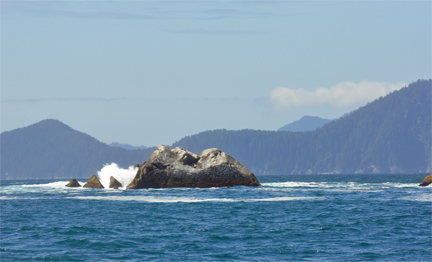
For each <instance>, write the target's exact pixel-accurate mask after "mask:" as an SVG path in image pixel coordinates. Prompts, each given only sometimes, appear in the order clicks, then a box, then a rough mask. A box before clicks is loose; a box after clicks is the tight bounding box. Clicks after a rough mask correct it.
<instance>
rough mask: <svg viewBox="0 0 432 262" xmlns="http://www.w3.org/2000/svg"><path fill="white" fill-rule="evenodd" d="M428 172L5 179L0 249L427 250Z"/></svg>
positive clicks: (132, 252) (294, 257) (164, 252)
mask: <svg viewBox="0 0 432 262" xmlns="http://www.w3.org/2000/svg"><path fill="white" fill-rule="evenodd" d="M425 176H426V174H410V175H408V174H405V175H395V174H391V175H281V176H258V177H257V178H258V180H259V181H260V182H261V183H262V186H259V187H243V186H239V187H231V188H207V189H199V188H175V189H140V190H122V189H120V190H114V189H87V188H66V187H65V184H66V183H67V182H68V181H66V180H64V181H63V180H62V181H58V180H33V181H30V180H26V181H2V182H1V186H0V205H1V206H0V208H1V213H0V218H1V220H0V226H1V228H0V237H1V242H0V261H432V231H431V230H432V229H431V225H432V205H431V204H432V194H431V193H432V192H431V191H432V187H431V186H428V187H418V184H419V183H420V182H421V181H422V180H423V178H424V177H425ZM79 181H80V183H81V184H84V183H85V182H86V181H85V180H84V181H83V180H79Z"/></svg>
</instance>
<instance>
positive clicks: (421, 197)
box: [400, 193, 432, 202]
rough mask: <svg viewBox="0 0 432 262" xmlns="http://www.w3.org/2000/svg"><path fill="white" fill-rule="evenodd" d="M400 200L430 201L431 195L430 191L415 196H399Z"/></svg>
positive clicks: (431, 199)
mask: <svg viewBox="0 0 432 262" xmlns="http://www.w3.org/2000/svg"><path fill="white" fill-rule="evenodd" d="M400 199H401V200H409V201H419V202H432V195H431V194H430V193H425V194H419V195H415V196H406V197H401V198H400Z"/></svg>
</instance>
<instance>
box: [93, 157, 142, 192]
mask: <svg viewBox="0 0 432 262" xmlns="http://www.w3.org/2000/svg"><path fill="white" fill-rule="evenodd" d="M137 171H138V168H137V167H134V166H130V167H129V168H128V169H123V168H120V167H119V166H118V165H117V164H116V163H111V164H106V165H105V166H104V167H103V168H102V169H101V170H100V171H98V172H97V173H98V177H99V180H100V182H101V183H102V185H103V186H104V187H105V188H109V184H110V177H111V176H113V177H114V178H115V179H117V181H119V182H120V183H121V184H122V185H123V188H126V187H127V186H128V185H129V184H130V182H132V180H133V179H134V178H135V175H136V173H137Z"/></svg>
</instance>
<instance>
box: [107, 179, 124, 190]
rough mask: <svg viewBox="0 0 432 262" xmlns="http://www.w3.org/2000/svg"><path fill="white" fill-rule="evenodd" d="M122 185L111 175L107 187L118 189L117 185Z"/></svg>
mask: <svg viewBox="0 0 432 262" xmlns="http://www.w3.org/2000/svg"><path fill="white" fill-rule="evenodd" d="M122 186H123V185H122V184H121V183H120V182H119V181H118V180H117V179H115V178H114V177H113V176H110V184H109V188H114V189H118V188H119V187H122Z"/></svg>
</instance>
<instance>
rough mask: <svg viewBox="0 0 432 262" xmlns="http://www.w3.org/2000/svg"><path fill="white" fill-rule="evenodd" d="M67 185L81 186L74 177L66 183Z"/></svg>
mask: <svg viewBox="0 0 432 262" xmlns="http://www.w3.org/2000/svg"><path fill="white" fill-rule="evenodd" d="M66 186H67V187H81V185H80V183H78V181H77V180H76V179H75V178H74V179H72V180H71V181H69V183H67V184H66Z"/></svg>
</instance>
